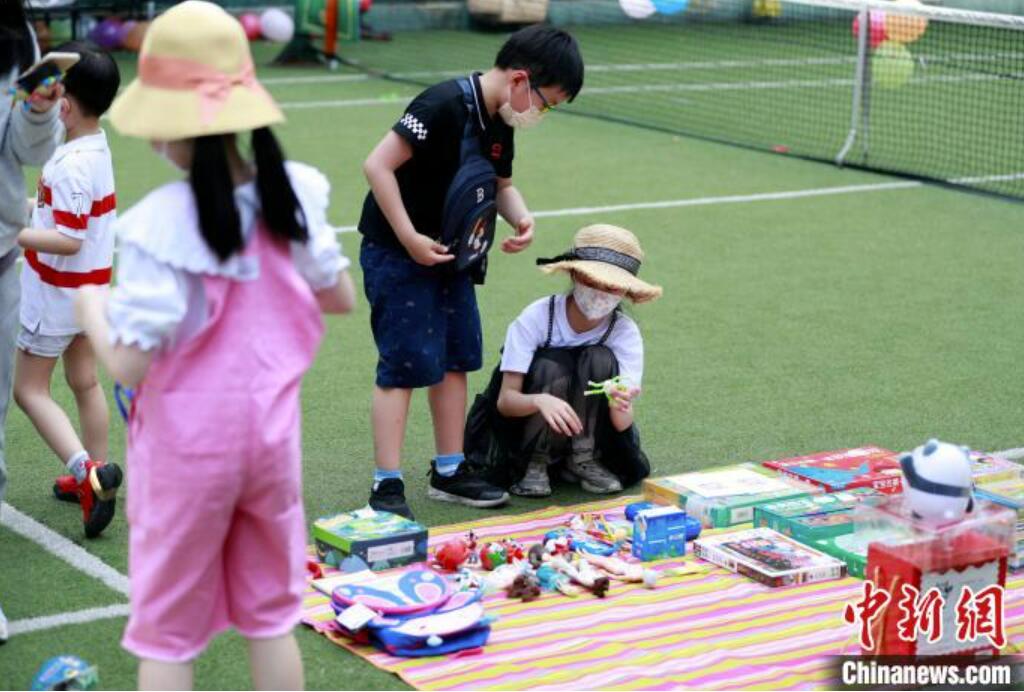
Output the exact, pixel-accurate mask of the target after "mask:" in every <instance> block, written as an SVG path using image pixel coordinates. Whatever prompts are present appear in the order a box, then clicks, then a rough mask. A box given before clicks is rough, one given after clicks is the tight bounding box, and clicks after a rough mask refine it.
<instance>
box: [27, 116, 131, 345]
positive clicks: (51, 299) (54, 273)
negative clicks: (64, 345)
mask: <svg viewBox="0 0 1024 692" xmlns="http://www.w3.org/2000/svg"><path fill="white" fill-rule="evenodd" d="M116 208H117V198H116V196H115V194H114V166H113V162H112V161H111V156H110V148H109V147H108V146H107V136H106V134H105V133H104V132H103V131H102V130H101V131H100V132H98V133H96V134H94V135H86V136H84V137H79V138H78V139H75V140H73V141H71V142H67V143H66V144H63V145H61V146H59V147H58V148H57V151H55V152H54V154H53V156H52V157H51V158H50V160H49V161H47V162H46V165H45V166H44V167H43V172H42V175H41V176H40V178H39V185H38V190H37V194H36V207H35V210H34V211H33V213H32V227H33V228H54V229H56V230H57V232H58V233H61V234H63V235H66V236H68V237H69V238H75V239H77V240H81V241H82V247H81V248H80V249H79V251H78V252H76V253H75V254H73V255H51V254H47V253H43V252H40V253H36V252H34V251H31V250H29V251H26V252H25V268H24V270H23V271H22V272H21V324H22V325H23V326H24V327H25V328H26V329H29V330H31V331H33V332H37V333H39V334H44V335H48V336H62V335H67V334H77V333H78V332H80V331H81V329H80V328H79V327H78V325H77V324H76V323H75V316H74V306H73V300H74V291H75V290H76V289H77V288H79V287H81V286H85V285H87V284H108V283H110V276H111V264H112V263H113V257H114V231H113V223H114V221H115V220H116V218H117V211H116Z"/></svg>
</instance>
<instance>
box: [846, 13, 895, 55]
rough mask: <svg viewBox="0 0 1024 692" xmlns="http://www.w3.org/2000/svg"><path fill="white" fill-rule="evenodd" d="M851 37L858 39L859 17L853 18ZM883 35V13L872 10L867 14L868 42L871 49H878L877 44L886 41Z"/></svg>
mask: <svg viewBox="0 0 1024 692" xmlns="http://www.w3.org/2000/svg"><path fill="white" fill-rule="evenodd" d="M853 37H854V38H859V37H860V15H857V16H856V17H854V18H853ZM886 38H887V37H886V35H885V12H882V11H881V10H874V11H871V12H868V41H869V42H870V44H871V48H872V49H874V48H878V44H880V43H882V41H885V40H886Z"/></svg>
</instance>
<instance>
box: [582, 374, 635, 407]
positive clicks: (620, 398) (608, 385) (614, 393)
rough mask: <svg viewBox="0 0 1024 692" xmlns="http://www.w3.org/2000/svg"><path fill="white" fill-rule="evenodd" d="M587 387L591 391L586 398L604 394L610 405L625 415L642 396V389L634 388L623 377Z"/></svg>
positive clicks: (586, 394) (586, 393) (618, 376)
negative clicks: (636, 399) (634, 400)
mask: <svg viewBox="0 0 1024 692" xmlns="http://www.w3.org/2000/svg"><path fill="white" fill-rule="evenodd" d="M587 385H588V386H589V387H590V389H588V390H587V391H586V392H585V393H584V395H585V396H591V395H592V394H604V395H605V396H606V397H607V398H608V405H609V406H611V407H612V408H614V409H616V410H618V411H622V412H623V413H628V412H629V411H631V410H632V408H633V399H635V398H636V397H638V396H640V388H639V387H634V386H633V385H632V384H630V382H629V380H628V379H627V378H625V377H623V376H622V375H616V376H615V377H613V378H611V379H608V380H605V381H604V382H587Z"/></svg>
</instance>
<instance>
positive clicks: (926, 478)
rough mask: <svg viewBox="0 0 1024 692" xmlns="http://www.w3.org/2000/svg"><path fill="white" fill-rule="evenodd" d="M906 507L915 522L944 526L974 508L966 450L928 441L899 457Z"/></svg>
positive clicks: (969, 466) (972, 484) (936, 441)
mask: <svg viewBox="0 0 1024 692" xmlns="http://www.w3.org/2000/svg"><path fill="white" fill-rule="evenodd" d="M900 467H901V468H902V469H903V492H904V493H905V494H906V496H907V505H908V507H909V508H910V510H911V512H913V514H914V516H915V517H917V518H919V519H925V520H928V521H936V522H942V523H948V522H953V521H959V520H960V519H963V517H964V515H965V514H967V513H968V512H970V511H972V510H973V509H974V497H973V493H972V489H973V487H974V480H973V478H972V476H971V457H970V455H969V454H968V449H967V448H966V447H958V446H957V445H953V444H949V443H947V442H939V441H938V440H934V439H933V440H929V441H928V442H927V443H925V444H923V445H921V446H920V447H918V448H917V449H915V450H914V451H913V453H911V454H904V455H903V456H902V457H901V458H900Z"/></svg>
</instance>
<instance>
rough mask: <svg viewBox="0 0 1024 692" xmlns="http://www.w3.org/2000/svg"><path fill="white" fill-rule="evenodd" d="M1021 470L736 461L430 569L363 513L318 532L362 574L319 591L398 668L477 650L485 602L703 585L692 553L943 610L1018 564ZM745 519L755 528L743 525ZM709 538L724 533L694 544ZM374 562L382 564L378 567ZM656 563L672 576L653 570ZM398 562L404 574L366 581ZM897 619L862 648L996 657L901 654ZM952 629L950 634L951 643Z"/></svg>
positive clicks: (959, 455)
mask: <svg viewBox="0 0 1024 692" xmlns="http://www.w3.org/2000/svg"><path fill="white" fill-rule="evenodd" d="M893 471H895V474H894V473H893ZM1021 471H1022V467H1021V466H1019V465H1017V464H1015V463H1013V462H1010V461H1008V460H1005V459H999V458H995V457H991V456H986V455H983V454H979V453H977V452H970V450H967V449H966V448H963V447H958V446H955V445H950V444H946V443H942V442H939V441H937V440H930V441H928V442H927V443H926V444H924V445H921V446H920V447H918V448H917V449H915V450H914V451H913V452H912V453H907V454H903V455H898V454H896V453H895V452H892V451H889V450H886V449H883V448H881V447H876V446H864V447H858V448H855V449H844V450H837V451H833V452H823V453H819V454H812V455H806V456H801V457H793V458H790V459H781V460H774V461H769V462H764V463H763V464H760V465H755V464H740V465H735V466H729V467H724V468H719V469H712V470H708V471H700V472H694V473H688V474H680V475H676V476H671V477H668V478H658V479H650V480H648V481H646V482H645V484H644V491H645V494H646V496H647V499H648V500H649V501H645V502H635V503H633V504H630V505H627V506H626V507H625V508H623V509H624V511H623V513H622V514H619V513H618V512H615V513H613V514H612V513H609V514H605V513H594V512H592V513H582V514H576V515H572V516H571V518H569V519H568V520H566V521H565V523H564V525H562V526H559V527H558V528H554V529H549V530H547V531H546V533H543V534H542V535H540V534H538V535H539V540H537V539H533V540H536V542H533V541H532V540H531V542H529V543H522V542H519V541H517V540H515V539H514V538H512V537H502V536H500V535H499V536H494V535H489V536H487V537H486V538H481V537H479V536H477V535H475V534H474V533H473V532H472V531H470V532H468V533H466V534H465V535H460V536H457V537H455V538H449V539H448V540H446V541H445V542H443V543H439V544H437V545H435V546H434V549H433V551H432V554H431V555H430V556H429V563H428V564H427V565H410V563H412V562H421V561H423V560H424V559H426V558H427V555H426V554H425V550H424V548H425V546H426V541H427V537H426V530H425V529H423V528H422V527H420V526H419V525H417V524H414V523H413V522H409V521H408V520H404V519H402V518H400V517H396V516H393V515H388V514H386V513H374V512H372V511H368V510H361V511H360V512H353V513H350V514H346V515H339V516H337V517H330V518H327V519H322V520H320V521H318V522H317V523H316V525H315V527H314V535H315V536H316V537H317V547H318V552H319V554H320V557H321V559H324V560H327V561H328V562H329V563H330V564H337V565H340V566H341V569H343V570H344V569H346V565H347V564H348V563H350V562H351V563H354V564H355V565H356V567H355V568H354V569H356V571H355V573H353V574H342V575H335V576H331V577H326V578H323V579H319V580H317V581H314V582H313V583H314V586H316V588H318V589H320V590H321V591H322V592H323V593H324V594H326V595H328V596H330V598H331V605H332V607H333V609H334V612H335V613H336V614H337V618H336V621H335V622H333V623H331V626H332V627H335V628H336V629H335V631H337V632H339V633H341V634H343V635H344V636H345V637H349V638H352V639H354V640H355V641H357V642H364V643H370V644H373V645H375V646H376V647H378V648H380V649H382V650H384V651H387V652H388V653H390V654H392V655H395V656H426V655H434V654H441V653H446V652H454V651H464V650H466V649H473V648H477V647H480V646H483V645H484V644H485V643H486V641H487V637H488V635H489V633H490V622H491V620H490V619H489V618H488V617H487V616H486V615H485V613H484V605H483V603H484V598H485V597H488V596H489V597H490V598H488V599H487V600H488V602H492V601H493V600H494V598H495V596H496V595H497V594H503V595H504V596H505V597H507V598H511V599H517V600H521V601H522V602H524V603H525V602H530V601H534V600H537V599H546V598H560V597H564V596H568V597H572V598H578V597H581V596H583V595H586V594H590V595H592V596H594V597H595V598H597V599H603V598H605V597H606V596H608V595H609V592H611V591H613V590H614V589H615V588H616V584H624V583H633V584H642V585H643V586H645V587H647V588H651V589H653V588H656V587H657V585H658V582H659V579H661V578H662V577H664V576H682V575H688V574H707V569H706V568H703V567H701V566H700V565H699V562H685V563H683V565H682V566H679V563H680V558H682V557H683V556H684V555H685V554H686V553H687V548H686V544H687V542H690V541H692V542H693V544H692V549H693V554H694V556H695V557H697V558H698V560H700V561H703V562H707V563H711V564H712V565H716V566H719V567H723V568H725V569H728V570H730V571H733V572H735V573H737V574H740V575H743V576H745V577H748V578H750V579H752V580H755V581H757V582H760V583H762V584H764V585H766V586H768V587H787V586H796V585H801V584H809V583H813V582H821V581H828V580H835V579H841V578H843V577H845V576H853V577H857V578H861V579H864V578H866V579H867V581H866V582H865V584H867V585H870V586H871V588H874V589H875V590H876V593H877V592H879V591H885V592H886V593H887V594H890V596H891V599H892V600H893V602H895V599H897V597H899V595H900V593H899V590H900V589H901V588H904V587H905V588H906V589H910V590H912V591H913V593H915V594H924V593H931V592H932V591H934V590H938V591H937V592H939V593H942V594H945V598H946V600H947V601H948V602H949V607H950V608H952V607H953V606H954V605H957V606H958V607H959V605H962V602H963V599H964V598H968V599H969V597H973V595H977V594H981V595H982V596H985V595H986V594H988V593H989V590H991V589H996V588H1001V587H1003V586H1005V584H1006V573H1007V569H1013V568H1018V567H1019V566H1020V564H1021V556H1022V548H1024V476H1022V473H1021ZM897 474H898V475H897ZM975 482H977V483H978V484H979V487H978V489H977V490H976V491H972V486H973V484H974V483H975ZM826 489H832V490H835V492H829V493H825V492H823V491H824V490H826ZM751 519H752V523H753V528H747V527H746V526H740V524H744V523H745V522H747V521H750V520H751ZM702 527H707V528H716V529H719V530H717V531H715V532H714V533H713V535H705V536H703V537H701V531H702ZM403 546H404V547H403ZM374 549H376V550H377V551H379V552H377V553H374V552H372V551H373V550H374ZM352 556H359V557H363V558H368V559H367V562H369V563H371V564H370V565H369V566H368V565H366V564H363V563H362V562H360V561H359V560H357V559H356V558H355V557H352ZM381 556H386V557H387V559H386V560H385V561H380V560H375V558H380V557H381ZM657 560H664V561H666V562H667V561H669V560H672V561H673V565H674V566H673V567H672V568H671V569H667V568H666V567H665V566H664V565H662V566H661V567H660V569H659V566H658V565H656V564H650V563H651V561H657ZM396 564H406V565H409V566H407V567H404V568H403V569H402V570H390V571H388V572H383V573H380V572H375V571H373V569H371V567H372V568H374V569H380V568H382V567H393V566H395V565H396ZM670 583H671V582H670ZM964 594H966V595H964ZM615 595H618V594H615ZM897 615H898V613H897V610H896V609H895V608H888V609H886V608H883V609H881V610H880V611H878V612H877V613H874V616H875V617H874V619H873V620H872V624H871V628H869V629H870V631H871V633H872V634H873V638H872V640H871V643H870V646H868V645H865V646H864V650H865V652H867V653H871V654H879V653H884V654H890V653H911V654H913V653H966V654H975V653H991V652H992V651H993V650H995V648H998V647H994V646H993V645H992V643H991V641H990V640H989V639H986V638H984V637H983V636H982V635H980V634H979V635H978V636H973V637H969V638H966V639H964V638H961V640H962V641H961V640H956V641H954V639H955V638H954V639H950V638H945V639H940V640H936V641H925V640H921V641H920V642H917V641H916V640H915V641H914V642H908V639H907V637H905V636H899V632H898V631H897V630H898V622H897V621H898V619H899V618H898V617H897ZM947 615H948V614H947ZM947 615H943V617H947ZM854 619H855V618H854ZM850 621H851V622H853V620H850ZM955 629H956V627H955V626H954V625H952V624H950V623H946V630H947V631H949V632H954V631H955ZM958 642H959V643H958Z"/></svg>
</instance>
